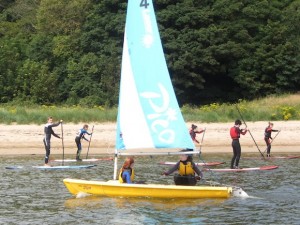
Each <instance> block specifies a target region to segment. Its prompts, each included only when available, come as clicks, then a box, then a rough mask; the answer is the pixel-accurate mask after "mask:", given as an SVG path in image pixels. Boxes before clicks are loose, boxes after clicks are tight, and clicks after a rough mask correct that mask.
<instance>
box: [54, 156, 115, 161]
mask: <svg viewBox="0 0 300 225" xmlns="http://www.w3.org/2000/svg"><path fill="white" fill-rule="evenodd" d="M109 160H113V158H111V157H109V158H99V159H82V161H77V160H76V159H64V160H62V159H53V160H50V161H51V162H62V161H64V162H97V161H109Z"/></svg>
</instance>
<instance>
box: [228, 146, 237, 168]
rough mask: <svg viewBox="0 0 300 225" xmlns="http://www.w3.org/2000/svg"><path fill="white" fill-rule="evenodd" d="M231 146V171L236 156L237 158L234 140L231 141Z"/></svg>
mask: <svg viewBox="0 0 300 225" xmlns="http://www.w3.org/2000/svg"><path fill="white" fill-rule="evenodd" d="M231 146H232V151H233V157H232V159H231V166H230V168H231V169H234V167H233V166H234V162H235V159H236V156H237V151H236V140H233V141H232V144H231Z"/></svg>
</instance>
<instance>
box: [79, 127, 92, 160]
mask: <svg viewBox="0 0 300 225" xmlns="http://www.w3.org/2000/svg"><path fill="white" fill-rule="evenodd" d="M88 129H89V126H88V125H87V124H85V125H83V128H81V129H79V131H78V132H77V135H76V137H75V143H76V145H77V153H76V160H77V161H82V159H80V153H81V150H82V147H81V139H84V140H86V141H88V142H89V140H88V139H87V138H86V137H85V136H84V135H85V134H88V135H91V134H92V133H89V132H87V130H88Z"/></svg>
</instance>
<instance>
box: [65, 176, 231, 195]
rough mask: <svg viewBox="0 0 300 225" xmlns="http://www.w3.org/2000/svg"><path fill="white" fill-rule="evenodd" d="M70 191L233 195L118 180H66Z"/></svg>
mask: <svg viewBox="0 0 300 225" xmlns="http://www.w3.org/2000/svg"><path fill="white" fill-rule="evenodd" d="M64 183H65V185H66V187H67V188H68V190H69V191H70V192H71V193H72V194H73V195H76V196H79V195H80V194H83V193H84V194H89V195H98V196H108V197H151V198H193V199H195V198H228V197H231V196H232V195H233V190H232V188H231V187H213V186H177V185H160V184H126V183H120V182H119V181H118V180H111V181H107V182H102V181H87V180H76V179H64Z"/></svg>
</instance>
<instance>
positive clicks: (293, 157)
mask: <svg viewBox="0 0 300 225" xmlns="http://www.w3.org/2000/svg"><path fill="white" fill-rule="evenodd" d="M298 158H300V156H272V157H265V158H262V157H243V159H263V160H265V159H266V160H272V159H298Z"/></svg>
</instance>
